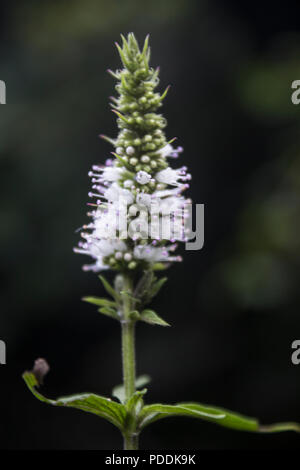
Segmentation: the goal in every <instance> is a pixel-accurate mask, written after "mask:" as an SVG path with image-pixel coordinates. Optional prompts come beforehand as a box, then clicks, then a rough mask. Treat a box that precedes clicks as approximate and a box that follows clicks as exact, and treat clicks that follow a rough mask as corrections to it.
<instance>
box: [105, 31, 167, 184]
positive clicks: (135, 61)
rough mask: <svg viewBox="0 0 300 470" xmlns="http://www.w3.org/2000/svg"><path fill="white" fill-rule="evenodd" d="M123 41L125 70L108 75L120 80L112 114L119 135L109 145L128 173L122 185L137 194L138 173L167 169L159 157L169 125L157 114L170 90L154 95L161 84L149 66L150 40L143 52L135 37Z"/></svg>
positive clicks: (122, 58) (122, 49) (113, 100)
mask: <svg viewBox="0 0 300 470" xmlns="http://www.w3.org/2000/svg"><path fill="white" fill-rule="evenodd" d="M121 37H122V42H123V44H122V47H120V46H119V45H118V44H116V46H117V49H118V51H119V54H120V57H121V60H122V63H123V66H124V68H123V69H122V70H117V71H116V72H112V71H109V72H110V73H111V75H113V77H115V78H116V79H117V80H118V83H117V85H116V90H117V92H118V94H119V97H118V98H114V97H112V98H111V99H112V107H113V111H114V112H115V114H116V115H117V116H118V118H117V124H118V127H119V129H120V132H119V135H118V137H117V139H116V140H112V139H109V141H110V142H111V143H113V145H114V146H115V152H116V153H115V155H116V157H117V158H118V163H117V165H118V166H125V167H126V168H127V170H128V172H129V174H127V175H126V178H124V180H123V181H120V182H119V183H120V185H121V186H124V187H127V188H130V189H132V190H135V189H137V188H139V187H140V188H141V185H139V183H137V182H136V181H135V180H133V178H134V176H135V174H136V173H137V172H139V171H145V172H146V173H148V174H149V175H151V176H153V175H154V174H155V173H156V172H158V171H160V170H163V169H164V168H166V167H167V166H168V165H167V163H166V159H165V157H164V156H163V155H161V153H160V150H161V149H162V148H163V147H164V146H165V145H166V144H167V141H166V137H165V134H164V131H163V129H164V128H165V127H166V124H167V123H166V119H165V118H164V117H163V116H162V115H161V114H158V113H157V110H158V108H159V107H160V106H161V105H162V101H163V99H164V98H165V96H166V94H167V92H168V88H167V89H166V90H165V92H164V93H163V94H162V95H161V94H160V93H158V92H155V88H156V87H157V85H158V83H159V78H158V74H159V69H158V68H157V69H153V68H152V67H150V66H149V60H150V47H149V45H148V36H147V37H146V39H145V43H144V47H143V49H142V50H140V49H139V46H138V43H137V41H136V39H135V37H134V35H133V34H132V33H130V34H128V38H127V39H125V37H124V36H121ZM130 174H131V178H130ZM128 176H129V178H128ZM130 179H132V184H131V183H130ZM124 183H125V184H124ZM142 187H143V191H144V192H153V191H155V189H157V183H156V182H155V181H151V182H149V183H148V184H144V185H143V186H142ZM159 189H161V185H160V187H159Z"/></svg>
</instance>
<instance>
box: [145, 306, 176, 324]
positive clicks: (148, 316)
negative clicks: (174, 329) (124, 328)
mask: <svg viewBox="0 0 300 470" xmlns="http://www.w3.org/2000/svg"><path fill="white" fill-rule="evenodd" d="M141 320H142V321H144V322H146V323H150V325H161V326H170V325H169V323H167V322H166V321H165V320H163V319H162V318H161V317H159V316H158V315H157V313H155V312H154V311H153V310H149V309H146V310H143V311H142V313H141Z"/></svg>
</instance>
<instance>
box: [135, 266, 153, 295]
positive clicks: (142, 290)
mask: <svg viewBox="0 0 300 470" xmlns="http://www.w3.org/2000/svg"><path fill="white" fill-rule="evenodd" d="M153 279H154V274H153V271H152V270H148V271H144V273H143V276H142V277H141V278H140V280H139V281H138V283H137V285H136V288H135V290H134V296H135V297H137V298H138V299H141V300H143V298H144V297H145V296H146V295H147V294H148V293H149V291H150V288H151V284H152V282H153Z"/></svg>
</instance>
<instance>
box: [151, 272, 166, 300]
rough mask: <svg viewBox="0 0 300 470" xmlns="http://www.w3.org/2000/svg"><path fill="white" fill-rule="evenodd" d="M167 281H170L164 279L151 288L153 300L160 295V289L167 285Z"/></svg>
mask: <svg viewBox="0 0 300 470" xmlns="http://www.w3.org/2000/svg"><path fill="white" fill-rule="evenodd" d="M167 280H168V278H167V277H162V278H161V279H159V280H158V281H156V282H154V284H153V285H152V288H151V298H153V297H155V296H156V295H157V294H158V292H159V291H160V289H161V288H162V286H163V285H164V284H165V282H166V281H167Z"/></svg>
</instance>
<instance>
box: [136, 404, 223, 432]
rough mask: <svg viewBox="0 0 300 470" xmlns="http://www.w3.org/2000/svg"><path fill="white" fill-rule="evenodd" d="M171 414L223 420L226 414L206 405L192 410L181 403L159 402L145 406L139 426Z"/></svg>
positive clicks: (141, 426) (142, 426)
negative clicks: (167, 403)
mask: <svg viewBox="0 0 300 470" xmlns="http://www.w3.org/2000/svg"><path fill="white" fill-rule="evenodd" d="M170 416H190V417H192V418H201V419H210V420H221V419H224V418H225V416H226V415H225V413H224V412H222V413H221V412H220V411H219V410H218V411H217V410H215V411H212V410H211V409H209V411H208V409H206V407H202V410H201V409H198V410H192V409H190V408H188V407H185V406H183V405H180V404H178V405H163V404H160V403H158V404H155V405H147V406H145V407H144V408H143V410H142V412H141V414H140V416H139V428H140V429H142V428H144V427H145V426H147V425H148V424H150V423H154V422H155V421H157V420H159V419H162V418H168V417H170Z"/></svg>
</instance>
